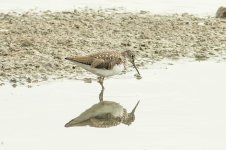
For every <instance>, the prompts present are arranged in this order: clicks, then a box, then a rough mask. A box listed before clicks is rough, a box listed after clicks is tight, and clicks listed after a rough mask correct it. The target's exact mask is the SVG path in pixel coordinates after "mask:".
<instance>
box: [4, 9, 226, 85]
mask: <svg viewBox="0 0 226 150" xmlns="http://www.w3.org/2000/svg"><path fill="white" fill-rule="evenodd" d="M0 18H1V19H0V20H1V21H0V85H4V83H5V82H9V83H11V84H12V85H13V86H15V87H16V86H17V85H23V84H26V85H28V84H32V83H37V82H41V81H46V80H49V79H59V78H69V79H70V78H71V79H81V78H86V77H87V76H86V75H87V74H89V73H87V72H85V71H84V70H83V69H81V68H79V67H77V66H75V65H74V64H72V63H70V62H67V61H65V60H64V58H65V57H67V56H73V55H77V54H80V55H85V54H87V53H92V52H98V51H106V50H118V51H122V50H127V49H130V50H133V51H135V52H136V54H137V64H138V66H139V67H142V66H144V65H145V64H147V63H154V62H156V61H160V60H162V59H164V58H169V59H180V58H194V59H196V60H206V59H208V58H213V57H222V58H223V59H225V58H226V34H225V33H226V20H225V19H217V18H212V17H209V18H199V17H195V16H193V15H190V14H175V15H169V16H166V15H154V14H151V13H148V12H145V11H141V12H140V13H132V12H117V11H111V12H108V11H103V10H99V11H94V10H89V9H86V10H74V11H68V12H51V11H47V12H41V13H35V12H27V13H23V14H19V13H12V12H11V13H7V14H6V13H0ZM89 76H90V74H89ZM91 76H92V75H91Z"/></svg>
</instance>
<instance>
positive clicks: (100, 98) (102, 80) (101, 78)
mask: <svg viewBox="0 0 226 150" xmlns="http://www.w3.org/2000/svg"><path fill="white" fill-rule="evenodd" d="M98 82H99V83H100V85H101V88H102V89H101V92H100V94H99V100H100V102H103V95H104V85H103V82H104V77H98Z"/></svg>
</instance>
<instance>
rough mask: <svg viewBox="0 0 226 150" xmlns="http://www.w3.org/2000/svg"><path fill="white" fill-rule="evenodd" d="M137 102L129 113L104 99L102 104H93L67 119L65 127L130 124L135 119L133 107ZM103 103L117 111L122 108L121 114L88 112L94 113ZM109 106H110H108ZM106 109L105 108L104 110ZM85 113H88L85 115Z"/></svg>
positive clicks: (107, 126) (105, 126) (104, 126)
mask: <svg viewBox="0 0 226 150" xmlns="http://www.w3.org/2000/svg"><path fill="white" fill-rule="evenodd" d="M138 104H139V101H138V103H137V104H136V106H135V107H134V109H133V110H132V112H131V113H128V112H127V110H126V109H125V108H122V106H120V105H118V104H117V103H115V102H110V101H105V102H103V103H102V104H101V103H100V104H95V105H94V106H92V107H91V108H90V109H88V110H86V111H85V112H84V113H82V114H81V115H80V116H78V117H77V118H75V119H72V120H71V121H69V122H68V123H67V124H66V125H65V127H73V126H90V127H96V128H109V127H113V126H117V125H119V124H121V123H122V124H126V125H130V124H131V123H132V122H134V120H135V114H134V112H135V109H136V107H137V106H138ZM104 105H108V107H107V108H110V109H112V111H113V112H114V111H118V110H117V109H121V108H122V114H121V115H117V116H115V115H113V112H112V113H109V112H108V113H106V112H104V111H103V112H101V113H99V114H98V115H92V114H90V113H95V111H98V110H100V109H102V108H103V107H104ZM109 106H111V107H109ZM105 111H107V110H105ZM87 114H89V115H88V116H90V117H87Z"/></svg>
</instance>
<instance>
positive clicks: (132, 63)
mask: <svg viewBox="0 0 226 150" xmlns="http://www.w3.org/2000/svg"><path fill="white" fill-rule="evenodd" d="M132 64H133V67H134V68H135V69H136V71H137V73H138V75H139V76H140V72H139V70H138V69H137V66H136V65H135V62H134V60H133V61H132Z"/></svg>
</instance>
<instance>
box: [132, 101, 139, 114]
mask: <svg viewBox="0 0 226 150" xmlns="http://www.w3.org/2000/svg"><path fill="white" fill-rule="evenodd" d="M139 103H140V101H138V102H137V104H136V106H135V107H134V108H133V110H132V111H131V114H134V113H135V110H136V108H137V106H138V104H139Z"/></svg>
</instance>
